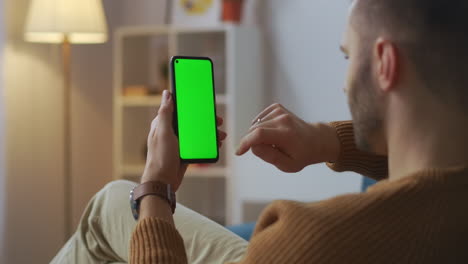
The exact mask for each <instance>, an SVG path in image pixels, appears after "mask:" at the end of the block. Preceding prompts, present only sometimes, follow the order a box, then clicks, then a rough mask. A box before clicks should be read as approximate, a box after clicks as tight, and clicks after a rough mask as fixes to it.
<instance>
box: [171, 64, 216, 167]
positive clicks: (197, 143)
mask: <svg viewBox="0 0 468 264" xmlns="http://www.w3.org/2000/svg"><path fill="white" fill-rule="evenodd" d="M170 64H171V66H170V68H171V75H172V96H173V99H174V102H175V111H174V130H175V133H176V135H177V136H178V137H179V153H180V159H181V161H182V162H183V163H215V162H217V161H218V159H219V149H218V130H217V126H216V93H215V83H214V77H213V75H214V74H213V61H212V60H211V59H210V58H205V57H185V56H174V57H172V59H171V63H170Z"/></svg>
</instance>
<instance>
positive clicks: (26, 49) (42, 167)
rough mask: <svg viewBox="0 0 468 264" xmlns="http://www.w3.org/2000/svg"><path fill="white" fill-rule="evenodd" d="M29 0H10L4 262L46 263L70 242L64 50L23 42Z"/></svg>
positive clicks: (6, 60) (6, 58) (6, 59)
mask: <svg viewBox="0 0 468 264" xmlns="http://www.w3.org/2000/svg"><path fill="white" fill-rule="evenodd" d="M27 6H28V1H26V0H6V1H5V9H3V10H2V12H3V15H4V16H5V20H4V21H5V22H6V32H7V34H6V45H5V49H4V52H5V54H4V63H5V64H4V65H5V69H4V73H5V80H4V83H3V84H4V88H5V90H4V100H5V106H6V150H7V152H6V176H7V177H6V179H5V182H4V183H5V185H4V186H5V193H4V194H3V195H4V198H5V200H4V201H5V205H6V207H5V211H4V212H5V215H4V218H3V219H4V221H5V224H6V225H5V229H4V231H5V233H4V236H3V238H2V239H3V241H4V246H5V248H4V255H2V256H1V257H2V259H0V262H1V263H13V264H15V263H36V262H37V263H46V262H47V261H49V260H50V257H51V256H52V255H53V254H54V252H55V251H56V250H57V249H58V248H59V247H60V246H61V245H62V243H63V242H64V221H63V215H64V214H63V208H64V204H63V197H64V196H63V188H62V186H63V175H62V171H63V167H62V164H63V159H62V142H63V137H62V133H61V132H62V118H61V113H62V109H63V108H62V97H63V93H62V91H63V89H61V81H60V80H61V79H60V77H59V76H60V57H59V54H60V52H59V49H58V48H57V47H54V46H51V45H40V44H31V43H26V42H24V41H23V38H22V32H23V23H24V17H25V15H26V9H27Z"/></svg>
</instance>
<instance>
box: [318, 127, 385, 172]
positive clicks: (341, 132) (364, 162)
mask: <svg viewBox="0 0 468 264" xmlns="http://www.w3.org/2000/svg"><path fill="white" fill-rule="evenodd" d="M331 125H332V126H333V127H335V129H336V133H337V135H338V138H339V140H340V144H341V153H340V156H339V158H338V161H336V162H334V163H327V165H328V167H330V168H331V169H332V170H334V171H337V172H344V171H353V172H356V173H359V174H361V175H364V176H367V177H370V178H373V179H375V180H383V179H386V178H388V158H387V157H386V156H379V155H375V154H371V153H368V152H363V151H360V150H358V149H357V147H356V143H355V137H354V128H353V123H352V122H351V121H344V122H332V123H331Z"/></svg>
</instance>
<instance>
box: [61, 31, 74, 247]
mask: <svg viewBox="0 0 468 264" xmlns="http://www.w3.org/2000/svg"><path fill="white" fill-rule="evenodd" d="M62 60H63V62H62V63H63V65H62V67H63V87H64V91H63V131H64V134H63V140H64V142H63V166H64V192H65V193H64V205H65V208H64V209H65V241H66V240H68V238H69V237H70V235H71V229H72V227H71V226H72V223H71V222H72V192H73V188H72V138H71V125H72V122H71V121H72V120H71V118H72V116H71V107H72V104H71V103H72V102H71V43H70V40H69V38H68V35H65V36H64V39H63V42H62Z"/></svg>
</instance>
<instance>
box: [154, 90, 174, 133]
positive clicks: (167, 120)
mask: <svg viewBox="0 0 468 264" xmlns="http://www.w3.org/2000/svg"><path fill="white" fill-rule="evenodd" d="M173 114H174V102H173V100H172V94H171V93H170V92H169V91H167V90H164V91H163V94H162V100H161V106H160V107H159V110H158V117H159V126H160V127H161V129H162V130H167V129H169V128H172V120H173Z"/></svg>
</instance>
